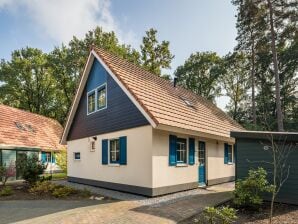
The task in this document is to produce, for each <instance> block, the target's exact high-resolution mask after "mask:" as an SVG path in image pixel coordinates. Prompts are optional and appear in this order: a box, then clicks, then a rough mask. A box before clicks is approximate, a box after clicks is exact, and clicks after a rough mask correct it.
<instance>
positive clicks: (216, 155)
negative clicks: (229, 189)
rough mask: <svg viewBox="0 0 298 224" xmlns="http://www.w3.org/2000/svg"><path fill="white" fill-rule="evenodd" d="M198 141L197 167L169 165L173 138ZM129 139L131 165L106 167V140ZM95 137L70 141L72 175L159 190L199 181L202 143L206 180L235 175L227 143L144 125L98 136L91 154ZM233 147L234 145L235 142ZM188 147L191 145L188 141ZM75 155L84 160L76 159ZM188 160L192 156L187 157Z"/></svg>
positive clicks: (195, 165) (129, 160)
mask: <svg viewBox="0 0 298 224" xmlns="http://www.w3.org/2000/svg"><path fill="white" fill-rule="evenodd" d="M170 134H173V135H176V136H177V137H181V138H186V139H187V140H188V138H189V137H192V138H195V152H196V153H195V164H194V165H188V164H186V165H181V164H178V165H177V166H169V135H170ZM121 136H127V165H115V164H109V165H102V161H101V157H102V154H101V153H102V146H101V142H102V139H113V138H119V137H121ZM91 140H92V138H83V139H78V140H73V141H69V142H68V153H67V154H68V176H70V177H78V178H84V179H91V180H98V181H104V182H111V183H119V184H126V185H134V186H140V187H148V188H159V187H166V186H174V185H179V184H188V183H195V182H198V176H199V175H198V142H199V141H204V142H205V143H206V179H207V180H216V179H222V178H229V177H232V176H234V175H235V165H234V164H224V142H221V141H218V140H214V139H206V138H200V137H194V136H189V135H185V134H177V133H172V132H171V133H170V132H167V131H162V130H156V129H153V128H152V127H151V126H149V125H148V126H143V127H138V128H133V129H127V130H123V131H117V132H113V133H108V134H103V135H98V136H97V140H96V150H95V152H91V151H90V141H91ZM230 144H233V143H232V142H231V143H230ZM187 145H188V142H187ZM74 152H80V153H81V160H79V161H76V160H74ZM187 158H188V157H187Z"/></svg>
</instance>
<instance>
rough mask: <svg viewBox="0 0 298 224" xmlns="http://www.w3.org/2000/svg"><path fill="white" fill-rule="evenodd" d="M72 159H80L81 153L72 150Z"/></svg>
mask: <svg viewBox="0 0 298 224" xmlns="http://www.w3.org/2000/svg"><path fill="white" fill-rule="evenodd" d="M73 155H74V160H80V159H81V153H80V152H74V153H73Z"/></svg>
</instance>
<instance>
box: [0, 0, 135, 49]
mask: <svg viewBox="0 0 298 224" xmlns="http://www.w3.org/2000/svg"><path fill="white" fill-rule="evenodd" d="M0 8H6V9H10V10H12V11H16V10H17V11H18V12H19V13H24V10H25V11H26V13H27V15H29V17H30V19H31V20H32V22H33V24H34V25H36V26H37V29H38V30H39V31H40V33H41V34H42V35H46V36H48V37H50V38H51V39H53V40H55V41H57V42H58V43H59V42H64V43H66V42H68V41H69V40H71V38H72V37H73V36H77V37H83V36H84V34H85V33H86V32H87V31H88V30H91V29H94V28H95V27H96V26H101V27H102V28H103V29H104V30H105V31H115V33H116V34H117V36H118V38H119V39H120V41H121V42H125V43H127V44H134V42H135V35H134V34H133V32H132V31H129V32H127V31H126V32H123V31H122V30H121V29H120V28H119V25H118V24H117V22H116V21H115V19H114V18H113V16H112V14H111V11H110V0H0Z"/></svg>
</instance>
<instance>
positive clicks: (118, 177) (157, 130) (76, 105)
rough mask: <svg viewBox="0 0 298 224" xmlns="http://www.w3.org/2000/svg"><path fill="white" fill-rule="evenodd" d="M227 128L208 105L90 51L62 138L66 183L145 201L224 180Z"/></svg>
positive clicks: (231, 169) (230, 173)
mask: <svg viewBox="0 0 298 224" xmlns="http://www.w3.org/2000/svg"><path fill="white" fill-rule="evenodd" d="M231 130H243V128H242V127H241V126H240V125H239V124H237V123H236V122H235V121H233V120H232V119H231V118H230V117H228V116H227V115H226V114H225V113H224V112H223V111H221V110H220V109H218V108H217V107H216V106H215V105H213V104H212V103H211V102H209V101H207V100H205V99H203V98H202V97H200V96H198V95H196V94H193V93H192V92H190V91H188V90H185V89H183V88H181V87H179V86H176V85H174V84H173V83H172V82H170V81H167V80H164V79H161V78H159V77H158V76H157V75H155V74H152V73H150V72H147V71H145V70H144V69H142V68H140V67H138V66H136V65H134V64H132V63H130V62H128V61H126V60H123V59H120V58H118V57H116V56H114V55H112V54H111V53H108V52H106V51H104V50H101V49H96V48H93V50H92V51H91V52H90V55H89V58H88V61H87V64H86V67H85V70H84V73H83V75H82V77H81V81H80V84H79V88H78V91H77V93H76V96H75V99H74V102H73V105H72V108H71V112H70V114H69V117H68V120H67V124H66V127H65V129H64V133H63V137H62V142H63V143H66V142H67V145H68V180H69V181H72V182H78V183H84V184H89V185H94V186H100V187H105V188H110V189H115V190H120V191H126V192H132V193H137V194H142V195H147V196H157V195H162V194H167V193H171V192H177V191H182V190H187V189H193V188H196V187H198V186H199V185H201V186H205V185H213V184H217V183H223V182H227V181H232V180H234V178H235V165H234V161H235V157H234V152H233V145H234V139H233V138H231V137H230V131H231Z"/></svg>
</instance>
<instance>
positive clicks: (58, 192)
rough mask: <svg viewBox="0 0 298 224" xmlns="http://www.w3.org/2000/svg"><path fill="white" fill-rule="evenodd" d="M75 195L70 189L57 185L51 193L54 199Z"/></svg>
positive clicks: (73, 190) (74, 191)
mask: <svg viewBox="0 0 298 224" xmlns="http://www.w3.org/2000/svg"><path fill="white" fill-rule="evenodd" d="M74 193H77V191H76V190H75V189H73V188H72V187H67V186H61V185H57V187H55V188H54V190H53V191H52V195H53V196H54V197H56V198H65V197H67V196H69V195H71V194H74Z"/></svg>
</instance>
